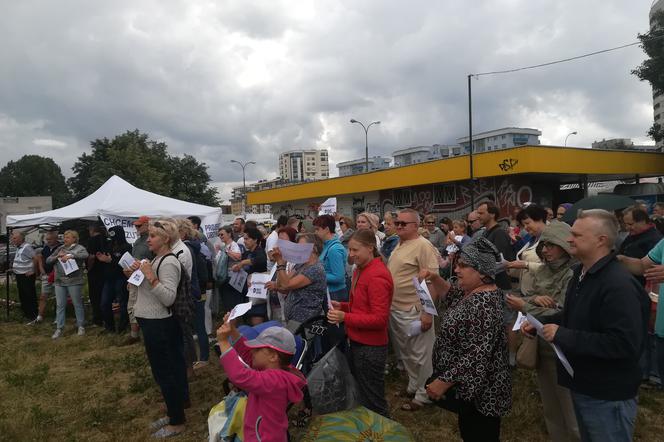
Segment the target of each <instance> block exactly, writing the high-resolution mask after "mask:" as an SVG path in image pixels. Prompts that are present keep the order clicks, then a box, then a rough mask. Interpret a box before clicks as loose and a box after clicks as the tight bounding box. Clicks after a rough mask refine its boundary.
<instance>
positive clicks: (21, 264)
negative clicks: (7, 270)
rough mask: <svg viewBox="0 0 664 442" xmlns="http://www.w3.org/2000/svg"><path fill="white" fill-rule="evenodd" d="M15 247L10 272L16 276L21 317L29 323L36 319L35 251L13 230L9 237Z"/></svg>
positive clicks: (18, 232)
mask: <svg viewBox="0 0 664 442" xmlns="http://www.w3.org/2000/svg"><path fill="white" fill-rule="evenodd" d="M11 241H12V244H14V246H15V247H16V254H15V255H14V263H13V264H12V272H13V273H14V275H15V276H16V286H17V288H18V297H19V300H20V301H21V310H23V316H25V318H26V319H28V320H30V321H31V322H32V321H34V320H35V319H36V318H37V313H38V312H37V290H36V289H35V268H36V266H35V264H36V255H35V249H33V248H32V246H31V245H30V244H28V243H27V242H26V241H25V235H24V234H23V232H21V231H19V230H14V232H12V236H11Z"/></svg>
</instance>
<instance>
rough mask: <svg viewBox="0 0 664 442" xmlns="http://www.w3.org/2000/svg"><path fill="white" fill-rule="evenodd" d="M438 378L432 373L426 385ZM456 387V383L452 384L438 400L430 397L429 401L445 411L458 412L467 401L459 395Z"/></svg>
mask: <svg viewBox="0 0 664 442" xmlns="http://www.w3.org/2000/svg"><path fill="white" fill-rule="evenodd" d="M436 379H438V376H436V375H433V376H431V377H430V378H429V379H428V380H427V383H426V385H429V384H430V383H432V382H433V381H435V380H436ZM458 393H459V392H458V389H457V385H456V384H455V385H452V386H451V387H450V388H449V389H448V390H447V391H446V392H445V394H444V395H443V396H442V397H441V398H440V399H438V400H433V399H431V403H433V404H434V405H436V406H438V407H440V408H444V409H445V410H447V411H451V412H452V413H459V411H460V410H461V408H462V407H463V406H464V405H465V404H466V403H467V402H466V401H464V400H463V399H461V398H460V397H459V394H458Z"/></svg>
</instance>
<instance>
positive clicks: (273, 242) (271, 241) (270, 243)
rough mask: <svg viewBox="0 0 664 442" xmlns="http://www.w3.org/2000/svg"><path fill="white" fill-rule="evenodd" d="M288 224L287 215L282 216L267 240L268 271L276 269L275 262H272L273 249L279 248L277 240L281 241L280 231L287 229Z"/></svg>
mask: <svg viewBox="0 0 664 442" xmlns="http://www.w3.org/2000/svg"><path fill="white" fill-rule="evenodd" d="M286 224H288V217H287V216H286V215H281V216H280V217H279V218H278V219H277V224H275V226H274V229H272V232H270V234H269V235H268V236H267V239H266V240H265V253H267V270H268V271H271V270H272V267H274V264H275V263H274V261H272V249H274V248H275V247H276V246H277V240H278V239H279V229H281V228H282V227H286Z"/></svg>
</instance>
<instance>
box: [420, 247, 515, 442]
mask: <svg viewBox="0 0 664 442" xmlns="http://www.w3.org/2000/svg"><path fill="white" fill-rule="evenodd" d="M499 256H500V254H499V253H498V250H497V249H496V247H495V246H494V245H493V244H491V242H489V241H488V240H487V239H486V238H478V239H476V240H474V241H472V242H470V243H468V244H466V246H464V248H463V249H461V251H460V252H459V257H458V259H457V262H456V268H455V271H456V275H457V281H456V282H455V283H454V285H451V284H450V283H449V282H447V281H445V280H444V279H443V278H441V277H440V276H439V275H437V274H432V273H430V272H429V271H423V272H422V273H421V275H420V276H421V277H422V278H423V279H427V280H430V281H431V282H432V284H433V287H434V293H435V294H436V295H438V296H443V297H444V303H445V305H446V309H445V312H444V313H443V314H442V316H441V321H440V335H439V336H438V338H437V339H436V343H435V346H434V352H433V376H432V378H431V380H430V382H429V384H428V385H427V394H428V395H429V397H430V398H431V399H433V400H434V401H439V400H441V398H443V396H445V397H444V398H443V400H444V401H445V403H446V404H447V405H442V403H441V406H450V404H451V403H452V402H453V403H454V408H455V409H456V410H457V412H458V423H459V431H460V433H461V438H462V439H463V440H464V441H497V440H499V439H500V419H501V417H502V416H505V415H506V414H507V413H508V412H509V410H510V408H511V402H512V392H511V389H512V381H511V374H510V369H509V365H508V361H507V339H506V337H505V329H504V326H503V292H502V290H500V289H499V288H498V287H497V286H496V284H495V281H494V278H495V275H496V262H497V261H498V259H499Z"/></svg>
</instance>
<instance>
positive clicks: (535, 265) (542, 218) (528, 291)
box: [507, 204, 547, 296]
mask: <svg viewBox="0 0 664 442" xmlns="http://www.w3.org/2000/svg"><path fill="white" fill-rule="evenodd" d="M546 218H547V213H546V210H545V209H544V208H543V207H540V206H537V205H535V204H530V205H529V206H528V207H526V208H524V209H523V210H522V211H521V212H519V214H518V215H517V218H516V219H517V222H519V223H520V224H521V225H523V228H524V229H525V231H526V232H527V233H528V235H529V237H530V238H529V240H528V242H526V244H525V245H524V246H523V247H522V248H521V250H519V251H518V252H517V254H516V261H512V262H510V263H508V264H507V268H508V269H515V270H517V271H518V277H519V288H520V291H521V294H522V295H523V296H530V295H532V294H533V293H532V291H533V285H534V275H535V272H536V271H537V269H539V268H540V267H541V266H542V260H541V259H540V257H539V255H537V245H538V244H539V240H540V236H542V232H543V231H544V229H545V228H546Z"/></svg>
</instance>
